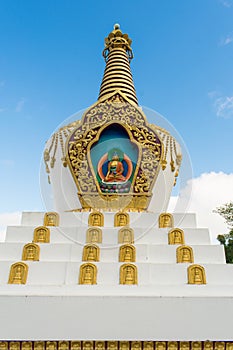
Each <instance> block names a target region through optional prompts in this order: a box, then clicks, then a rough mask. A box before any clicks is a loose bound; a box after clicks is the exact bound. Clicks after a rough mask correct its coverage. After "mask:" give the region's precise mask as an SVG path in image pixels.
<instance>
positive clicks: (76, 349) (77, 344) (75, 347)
mask: <svg viewBox="0 0 233 350" xmlns="http://www.w3.org/2000/svg"><path fill="white" fill-rule="evenodd" d="M81 344H82V342H81V341H78V340H77V341H71V342H70V349H71V350H81V347H82V345H81Z"/></svg>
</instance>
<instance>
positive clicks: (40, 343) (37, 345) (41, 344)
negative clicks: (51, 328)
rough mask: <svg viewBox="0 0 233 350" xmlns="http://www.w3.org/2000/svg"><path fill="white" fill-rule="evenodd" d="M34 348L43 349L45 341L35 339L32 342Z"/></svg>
mask: <svg viewBox="0 0 233 350" xmlns="http://www.w3.org/2000/svg"><path fill="white" fill-rule="evenodd" d="M34 350H45V342H44V341H35V342H34Z"/></svg>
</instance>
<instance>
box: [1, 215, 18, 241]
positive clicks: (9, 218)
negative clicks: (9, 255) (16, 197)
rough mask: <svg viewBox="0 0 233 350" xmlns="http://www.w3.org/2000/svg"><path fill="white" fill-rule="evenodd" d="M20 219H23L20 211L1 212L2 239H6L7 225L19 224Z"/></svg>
mask: <svg viewBox="0 0 233 350" xmlns="http://www.w3.org/2000/svg"><path fill="white" fill-rule="evenodd" d="M20 220H21V213H20V212H18V211H17V212H13V213H1V214H0V241H4V239H5V233H6V227H7V226H11V225H12V226H15V225H19V224H20Z"/></svg>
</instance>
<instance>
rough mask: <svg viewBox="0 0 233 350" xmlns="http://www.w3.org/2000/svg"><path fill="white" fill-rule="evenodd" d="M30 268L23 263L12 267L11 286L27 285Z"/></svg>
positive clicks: (9, 281)
mask: <svg viewBox="0 0 233 350" xmlns="http://www.w3.org/2000/svg"><path fill="white" fill-rule="evenodd" d="M27 274H28V266H27V265H26V264H24V263H22V262H18V263H15V264H13V265H11V269H10V275H9V280H8V283H9V284H25V283H26V280H27Z"/></svg>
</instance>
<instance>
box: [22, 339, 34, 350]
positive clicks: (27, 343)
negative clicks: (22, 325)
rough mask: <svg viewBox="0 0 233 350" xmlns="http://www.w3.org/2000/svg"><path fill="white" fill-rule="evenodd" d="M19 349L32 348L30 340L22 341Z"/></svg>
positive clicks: (26, 349)
mask: <svg viewBox="0 0 233 350" xmlns="http://www.w3.org/2000/svg"><path fill="white" fill-rule="evenodd" d="M21 350H32V342H31V341H23V342H22V344H21Z"/></svg>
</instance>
